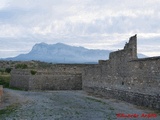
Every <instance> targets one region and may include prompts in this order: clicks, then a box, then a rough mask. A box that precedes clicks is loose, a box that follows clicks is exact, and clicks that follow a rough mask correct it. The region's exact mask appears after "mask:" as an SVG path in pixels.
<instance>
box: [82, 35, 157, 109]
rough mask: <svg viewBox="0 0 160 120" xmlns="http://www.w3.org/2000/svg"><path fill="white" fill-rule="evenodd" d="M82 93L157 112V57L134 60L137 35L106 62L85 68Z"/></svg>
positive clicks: (135, 58) (111, 54)
mask: <svg viewBox="0 0 160 120" xmlns="http://www.w3.org/2000/svg"><path fill="white" fill-rule="evenodd" d="M82 80H83V81H82V83H83V85H82V86H83V90H85V91H88V92H92V93H95V94H99V95H102V96H105V97H109V98H115V99H119V100H124V101H127V102H130V103H133V104H136V105H141V106H146V107H151V108H155V109H160V57H153V58H144V59H138V58H137V36H136V35H135V36H133V37H131V38H130V39H129V43H126V45H125V47H124V49H123V50H119V51H115V52H112V53H110V56H109V60H100V61H99V64H98V65H94V66H90V67H87V68H86V69H85V70H84V73H83V75H82Z"/></svg>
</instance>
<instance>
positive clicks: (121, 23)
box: [0, 0, 160, 58]
mask: <svg viewBox="0 0 160 120" xmlns="http://www.w3.org/2000/svg"><path fill="white" fill-rule="evenodd" d="M134 34H137V36H138V52H139V53H143V54H145V55H148V56H160V0H123V1H121V0H45V1H44V0H0V58H5V57H11V56H16V55H18V54H21V53H27V52H29V51H30V50H31V48H32V47H33V45H34V44H36V43H41V42H45V43H48V44H55V43H57V42H61V43H66V44H69V45H75V46H84V47H86V48H91V49H108V50H117V49H122V48H123V46H124V44H125V42H127V41H128V39H129V37H130V36H132V35H134Z"/></svg>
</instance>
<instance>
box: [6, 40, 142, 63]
mask: <svg viewBox="0 0 160 120" xmlns="http://www.w3.org/2000/svg"><path fill="white" fill-rule="evenodd" d="M110 52H112V51H110V50H99V49H86V48H84V47H76V46H70V45H66V44H63V43H57V44H52V45H49V44H46V43H39V44H35V45H34V46H33V48H32V50H31V51H30V52H29V53H27V54H20V55H18V56H17V57H13V58H7V60H14V61H15V60H16V61H29V60H39V61H44V62H52V63H97V62H98V60H106V59H108V57H109V53H110ZM140 56H141V57H143V56H144V55H142V54H140ZM144 57H145V56H144Z"/></svg>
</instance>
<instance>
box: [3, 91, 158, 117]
mask: <svg viewBox="0 0 160 120" xmlns="http://www.w3.org/2000/svg"><path fill="white" fill-rule="evenodd" d="M120 113H121V115H122V114H124V115H126V116H125V117H124V116H123V117H122V116H121V117H120V116H117V114H120ZM153 113H154V114H153ZM129 115H130V116H129ZM136 115H137V117H136ZM154 115H157V116H154ZM127 116H128V117H127ZM133 116H135V118H133ZM147 117H150V118H147ZM0 120H160V116H159V114H158V113H156V111H152V110H149V109H146V108H140V107H137V106H135V105H131V104H129V103H126V102H122V101H118V100H114V99H104V98H97V97H94V96H91V95H89V94H88V93H86V92H84V91H39V92H33V91H18V90H11V89H4V100H3V103H2V104H0Z"/></svg>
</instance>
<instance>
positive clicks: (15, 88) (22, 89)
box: [9, 87, 27, 91]
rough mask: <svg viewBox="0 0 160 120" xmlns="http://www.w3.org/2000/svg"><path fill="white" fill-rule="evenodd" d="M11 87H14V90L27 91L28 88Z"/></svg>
mask: <svg viewBox="0 0 160 120" xmlns="http://www.w3.org/2000/svg"><path fill="white" fill-rule="evenodd" d="M9 89H12V90H21V91H27V90H26V89H24V88H17V87H9Z"/></svg>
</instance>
